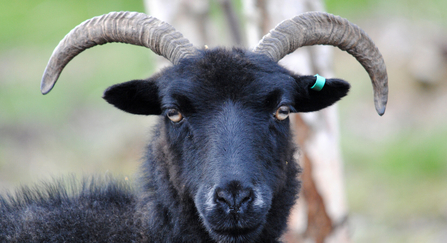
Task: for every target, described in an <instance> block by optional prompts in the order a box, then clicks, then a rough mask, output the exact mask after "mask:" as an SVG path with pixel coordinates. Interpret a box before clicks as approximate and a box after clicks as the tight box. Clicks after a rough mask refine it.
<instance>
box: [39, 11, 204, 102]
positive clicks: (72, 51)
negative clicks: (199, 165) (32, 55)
mask: <svg viewBox="0 0 447 243" xmlns="http://www.w3.org/2000/svg"><path fill="white" fill-rule="evenodd" d="M110 42H121V43H127V44H133V45H138V46H145V47H147V48H149V49H151V50H152V51H153V52H155V53H156V54H158V55H161V56H163V57H165V58H166V59H168V60H169V61H170V62H171V63H173V64H174V65H175V64H177V63H179V61H180V60H181V59H183V58H185V57H188V56H190V55H194V53H195V52H196V51H197V49H196V48H195V47H193V46H192V44H191V43H189V41H188V40H187V39H186V38H184V37H183V35H182V34H181V33H179V32H178V31H176V30H175V29H174V28H173V27H172V26H171V25H169V24H167V23H165V22H162V21H160V20H158V19H156V18H154V17H150V16H147V15H146V14H143V13H137V12H111V13H108V14H104V15H101V16H98V17H94V18H91V19H89V20H86V21H84V22H83V23H81V24H80V25H78V26H76V27H75V28H74V29H73V30H71V31H70V33H68V34H67V35H66V36H65V37H64V39H62V41H61V42H60V43H59V45H58V46H57V47H56V48H55V49H54V51H53V54H52V55H51V58H50V60H49V62H48V64H47V67H46V69H45V72H44V74H43V77H42V83H41V86H40V89H41V92H42V94H47V93H48V92H50V91H51V89H52V88H53V86H54V84H55V83H56V81H57V79H58V78H59V75H60V73H61V72H62V69H63V68H64V67H65V66H66V65H67V64H68V62H70V61H71V59H73V58H74V57H75V56H76V55H78V54H79V53H81V52H82V51H84V50H85V49H87V48H90V47H93V46H96V45H102V44H106V43H110Z"/></svg>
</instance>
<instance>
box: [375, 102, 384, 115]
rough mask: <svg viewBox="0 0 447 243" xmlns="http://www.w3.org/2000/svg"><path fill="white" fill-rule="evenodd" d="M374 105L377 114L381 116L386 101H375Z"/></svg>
mask: <svg viewBox="0 0 447 243" xmlns="http://www.w3.org/2000/svg"><path fill="white" fill-rule="evenodd" d="M375 106H376V111H377V114H379V116H383V114H385V110H386V101H385V102H376V104H375Z"/></svg>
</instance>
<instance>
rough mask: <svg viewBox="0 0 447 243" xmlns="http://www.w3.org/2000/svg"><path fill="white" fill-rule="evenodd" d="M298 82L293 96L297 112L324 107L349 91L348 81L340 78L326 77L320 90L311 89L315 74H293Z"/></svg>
mask: <svg viewBox="0 0 447 243" xmlns="http://www.w3.org/2000/svg"><path fill="white" fill-rule="evenodd" d="M294 78H295V81H296V82H297V84H298V90H297V94H296V96H295V107H294V108H295V110H296V111H297V112H311V111H318V110H321V109H323V108H326V107H328V106H330V105H332V104H334V103H335V102H337V101H338V100H340V99H341V98H343V97H344V96H345V95H346V94H347V93H348V91H349V88H350V85H349V83H348V82H346V81H344V80H341V79H326V82H325V84H324V86H323V87H322V89H321V90H319V91H317V90H315V89H312V87H313V86H314V85H315V82H316V80H317V78H316V77H315V76H294Z"/></svg>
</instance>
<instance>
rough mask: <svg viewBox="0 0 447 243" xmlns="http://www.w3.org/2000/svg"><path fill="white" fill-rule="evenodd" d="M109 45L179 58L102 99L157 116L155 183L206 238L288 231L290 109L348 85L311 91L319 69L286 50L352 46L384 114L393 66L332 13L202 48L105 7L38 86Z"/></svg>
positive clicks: (67, 43) (293, 192) (320, 103)
mask: <svg viewBox="0 0 447 243" xmlns="http://www.w3.org/2000/svg"><path fill="white" fill-rule="evenodd" d="M107 42H123V43H130V44H135V45H140V46H145V47H148V48H150V49H151V50H153V51H154V52H155V53H157V54H159V55H162V56H164V57H166V58H167V59H168V60H170V61H171V62H172V63H173V64H174V65H173V66H171V67H168V68H165V69H164V70H162V71H161V72H160V73H158V74H156V75H154V76H153V77H151V78H149V79H146V80H133V81H129V82H125V83H121V84H116V85H113V86H111V87H110V88H108V89H107V90H106V91H105V93H104V98H105V99H106V100H107V101H108V102H109V103H111V104H113V105H114V106H116V107H117V108H119V109H121V110H124V111H126V112H129V113H133V114H142V115H161V121H160V125H159V126H158V128H159V131H158V132H157V135H156V136H155V137H156V138H155V140H154V141H153V142H152V143H151V145H150V149H149V150H150V151H153V153H157V156H152V157H155V158H152V157H151V158H149V159H148V162H147V165H146V166H147V167H150V168H149V169H148V168H146V173H149V175H148V177H150V173H152V171H157V173H158V174H156V176H158V177H157V178H158V179H160V180H163V178H168V179H166V180H167V181H156V180H150V181H148V182H147V183H148V185H147V187H148V188H163V185H162V183H165V184H164V185H166V184H167V183H169V185H171V186H170V187H168V188H167V189H166V190H165V192H163V193H171V194H172V195H171V197H170V198H177V199H178V200H179V201H180V202H189V201H191V202H192V204H193V205H194V207H193V209H191V210H194V211H195V212H196V213H195V214H194V215H196V216H197V215H199V217H200V221H201V223H202V224H203V225H204V228H205V231H206V232H207V236H208V237H210V238H212V239H214V240H215V241H218V242H254V241H256V240H257V239H261V238H268V239H270V238H273V239H277V238H278V237H279V236H280V235H281V233H282V232H283V230H284V228H285V225H286V222H287V216H288V213H289V211H290V208H291V207H292V206H293V204H294V201H295V198H296V196H297V193H298V191H299V182H298V180H297V177H296V175H297V173H298V171H299V168H298V166H297V165H296V163H295V161H294V158H293V154H294V146H293V142H292V135H291V133H290V128H289V119H288V116H289V113H291V112H311V111H317V110H320V109H323V108H325V107H327V106H329V105H332V104H333V103H335V102H336V101H338V100H339V99H341V98H342V97H343V96H345V95H346V94H347V92H348V90H349V84H348V83H347V82H345V81H343V80H340V79H328V80H326V84H325V86H324V87H323V89H322V90H319V91H316V90H312V89H311V87H312V86H313V85H314V83H315V82H316V79H317V78H316V77H314V76H299V75H295V74H293V73H292V72H290V71H288V70H286V69H285V68H283V67H281V66H280V65H278V63H277V62H278V61H279V60H280V59H281V58H283V57H284V56H285V55H286V54H288V53H290V52H293V51H295V50H296V49H297V48H299V47H301V46H306V45H314V44H328V45H334V46H338V47H340V48H341V49H342V50H346V51H347V52H349V53H351V54H352V55H353V56H354V57H356V58H357V60H359V62H360V63H361V64H362V65H363V66H364V67H365V69H366V70H367V71H368V73H369V74H370V77H371V79H372V83H373V86H374V91H375V102H376V109H377V111H378V113H379V114H380V115H382V114H383V113H384V111H385V105H386V100H387V91H388V90H387V75H386V69H385V66H384V64H383V59H382V56H381V55H380V53H379V51H378V50H377V48H376V47H375V45H374V43H373V42H372V41H371V39H370V38H369V37H368V36H367V35H366V34H365V33H364V32H363V31H362V30H360V28H358V27H357V26H355V25H353V24H351V23H349V22H348V21H347V20H345V19H342V18H340V17H335V16H333V15H329V14H326V13H307V14H303V15H300V16H297V17H295V18H293V19H291V20H287V21H285V22H283V23H281V24H280V25H278V26H277V27H276V28H275V29H273V30H272V31H271V32H270V33H269V34H268V35H266V36H265V37H264V38H263V39H262V40H261V42H260V43H259V45H258V46H257V47H256V48H255V49H254V50H253V51H247V50H242V49H238V48H233V49H232V50H225V49H222V48H216V49H206V50H199V49H197V48H194V47H192V45H191V44H190V43H189V42H188V41H187V40H186V39H185V38H183V37H182V35H181V34H180V33H178V32H176V31H175V30H174V29H173V28H172V27H171V26H169V25H168V24H166V23H163V22H161V21H159V20H157V19H155V18H152V17H148V16H146V15H144V14H140V13H128V12H121V13H109V14H106V15H103V16H100V17H96V18H93V19H90V20H87V21H86V22H84V23H82V24H81V25H79V26H78V27H76V28H75V29H74V30H72V31H71V32H70V33H69V34H68V35H67V36H66V37H65V38H64V39H63V40H62V41H61V43H60V44H59V46H58V47H56V50H55V51H54V53H53V55H52V57H51V58H50V61H49V64H48V66H47V68H46V70H45V73H44V76H43V79H42V85H41V90H42V93H44V94H46V93H48V92H49V91H50V90H51V89H52V87H53V86H54V84H55V82H56V80H57V78H58V76H59V74H60V72H61V71H62V69H63V68H64V66H65V65H66V64H67V63H68V62H69V61H70V60H71V59H72V58H73V57H74V56H76V55H77V54H79V53H80V52H82V51H83V50H85V49H87V48H90V47H92V46H95V45H98V44H104V43H107ZM148 157H150V156H148ZM161 158H162V159H161ZM160 168H163V169H160ZM153 173H155V172H153ZM160 174H162V175H163V176H160ZM154 200H159V203H160V205H172V203H171V202H169V201H165V202H162V200H164V199H163V198H154ZM178 217H182V216H181V215H178ZM143 220H144V219H143ZM151 222H152V223H154V225H153V227H157V225H156V224H158V222H157V221H154V220H152V221H151ZM149 228H150V227H149Z"/></svg>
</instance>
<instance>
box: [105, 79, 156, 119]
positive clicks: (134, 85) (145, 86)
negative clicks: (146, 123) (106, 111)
mask: <svg viewBox="0 0 447 243" xmlns="http://www.w3.org/2000/svg"><path fill="white" fill-rule="evenodd" d="M103 98H104V99H105V100H106V101H107V102H108V103H110V104H112V105H114V106H115V107H116V108H118V109H121V110H123V111H126V112H129V113H132V114H137V115H160V114H161V104H160V99H159V96H158V87H157V85H156V84H155V82H153V81H152V80H151V79H149V80H132V81H129V82H125V83H121V84H115V85H113V86H110V87H109V88H108V89H106V91H104V95H103Z"/></svg>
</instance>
